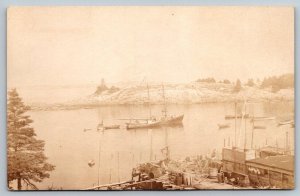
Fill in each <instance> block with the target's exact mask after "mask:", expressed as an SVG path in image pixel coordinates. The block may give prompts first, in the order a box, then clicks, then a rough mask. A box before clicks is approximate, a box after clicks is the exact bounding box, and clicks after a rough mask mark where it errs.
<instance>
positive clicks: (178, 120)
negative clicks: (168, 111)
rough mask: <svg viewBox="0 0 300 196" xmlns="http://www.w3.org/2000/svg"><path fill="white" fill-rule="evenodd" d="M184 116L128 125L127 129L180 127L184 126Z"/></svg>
mask: <svg viewBox="0 0 300 196" xmlns="http://www.w3.org/2000/svg"><path fill="white" fill-rule="evenodd" d="M183 117H184V115H180V116H175V117H166V118H162V119H161V120H159V121H155V122H152V123H127V125H126V129H148V128H159V127H162V126H170V127H171V126H178V125H182V120H183Z"/></svg>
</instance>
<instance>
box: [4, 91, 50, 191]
mask: <svg viewBox="0 0 300 196" xmlns="http://www.w3.org/2000/svg"><path fill="white" fill-rule="evenodd" d="M29 109H30V108H29V107H28V106H26V105H24V103H23V101H22V99H21V98H20V97H19V95H18V93H17V91H16V89H13V90H11V91H9V92H8V103H7V159H8V166H7V181H8V185H9V182H11V181H13V180H17V184H18V190H21V189H22V181H23V182H25V183H27V184H29V185H31V186H33V187H34V184H33V183H32V182H31V181H34V182H41V181H42V180H43V179H44V178H49V176H50V175H49V173H48V172H50V171H52V170H54V166H53V165H51V164H49V163H47V162H46V160H47V157H46V156H45V154H44V145H45V143H44V141H43V140H38V139H37V138H36V134H35V131H34V129H33V128H32V127H31V126H30V124H31V123H32V122H33V120H31V119H30V116H29V115H26V112H27V111H28V110H29Z"/></svg>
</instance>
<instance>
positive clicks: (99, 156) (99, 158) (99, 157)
mask: <svg viewBox="0 0 300 196" xmlns="http://www.w3.org/2000/svg"><path fill="white" fill-rule="evenodd" d="M98 153H99V154H98V186H99V185H100V160H101V133H99V152H98Z"/></svg>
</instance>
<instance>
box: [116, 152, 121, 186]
mask: <svg viewBox="0 0 300 196" xmlns="http://www.w3.org/2000/svg"><path fill="white" fill-rule="evenodd" d="M117 156H118V182H120V157H119V151H118V154H117Z"/></svg>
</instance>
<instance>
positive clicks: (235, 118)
mask: <svg viewBox="0 0 300 196" xmlns="http://www.w3.org/2000/svg"><path fill="white" fill-rule="evenodd" d="M236 106H237V103H236V101H235V102H234V146H236V121H237V116H236V115H237V114H236V109H237V108H236Z"/></svg>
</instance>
